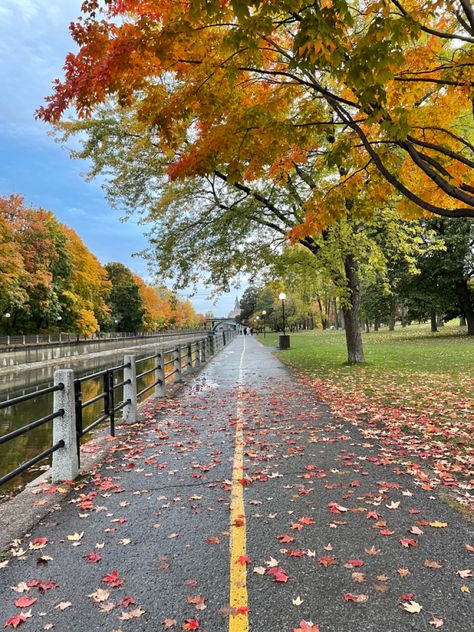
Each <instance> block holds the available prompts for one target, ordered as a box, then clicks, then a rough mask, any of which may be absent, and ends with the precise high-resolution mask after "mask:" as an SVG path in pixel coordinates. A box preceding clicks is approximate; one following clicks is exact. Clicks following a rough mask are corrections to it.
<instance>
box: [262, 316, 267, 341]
mask: <svg viewBox="0 0 474 632" xmlns="http://www.w3.org/2000/svg"><path fill="white" fill-rule="evenodd" d="M266 315H267V311H266V310H265V309H262V316H263V337H264V338H265V335H266V332H265V316H266Z"/></svg>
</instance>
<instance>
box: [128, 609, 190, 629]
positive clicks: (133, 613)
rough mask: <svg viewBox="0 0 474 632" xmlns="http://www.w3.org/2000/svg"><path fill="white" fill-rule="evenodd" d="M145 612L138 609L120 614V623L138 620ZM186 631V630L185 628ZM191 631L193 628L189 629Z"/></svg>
mask: <svg viewBox="0 0 474 632" xmlns="http://www.w3.org/2000/svg"><path fill="white" fill-rule="evenodd" d="M145 612H146V611H145V610H141V609H140V608H135V610H129V611H128V612H122V614H121V615H120V616H119V619H120V621H129V620H130V619H138V618H139V617H141V616H142V615H143V614H145ZM185 629H186V628H185ZM190 629H191V630H192V629H193V628H190Z"/></svg>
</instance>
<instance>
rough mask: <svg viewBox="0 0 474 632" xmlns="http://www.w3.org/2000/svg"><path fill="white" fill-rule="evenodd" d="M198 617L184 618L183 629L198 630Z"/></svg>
mask: <svg viewBox="0 0 474 632" xmlns="http://www.w3.org/2000/svg"><path fill="white" fill-rule="evenodd" d="M198 629H199V619H186V621H185V622H184V625H183V630H198Z"/></svg>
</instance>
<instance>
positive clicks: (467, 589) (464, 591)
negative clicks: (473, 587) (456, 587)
mask: <svg viewBox="0 0 474 632" xmlns="http://www.w3.org/2000/svg"><path fill="white" fill-rule="evenodd" d="M461 592H463V593H470V592H471V591H470V590H469V588H468V587H467V586H461Z"/></svg>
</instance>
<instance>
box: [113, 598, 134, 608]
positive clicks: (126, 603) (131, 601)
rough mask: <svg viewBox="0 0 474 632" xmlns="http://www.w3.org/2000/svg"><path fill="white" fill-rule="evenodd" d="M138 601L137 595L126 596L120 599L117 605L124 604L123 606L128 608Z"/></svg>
mask: <svg viewBox="0 0 474 632" xmlns="http://www.w3.org/2000/svg"><path fill="white" fill-rule="evenodd" d="M135 603H136V601H135V597H124V598H123V599H121V600H120V601H118V602H117V606H122V608H127V607H128V606H134V605H135Z"/></svg>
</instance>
